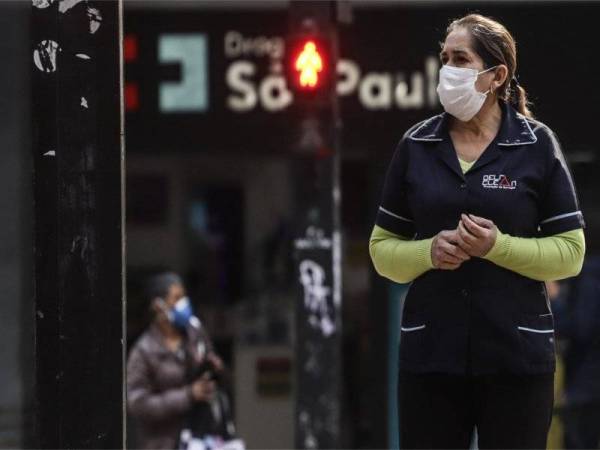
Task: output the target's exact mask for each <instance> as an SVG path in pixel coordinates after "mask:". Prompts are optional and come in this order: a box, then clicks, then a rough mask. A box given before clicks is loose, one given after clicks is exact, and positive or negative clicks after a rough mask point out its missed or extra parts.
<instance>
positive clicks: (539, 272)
mask: <svg viewBox="0 0 600 450" xmlns="http://www.w3.org/2000/svg"><path fill="white" fill-rule="evenodd" d="M459 162H460V165H461V168H462V170H463V172H467V171H468V170H469V169H470V168H471V166H472V165H473V164H474V162H471V163H468V162H466V161H462V160H460V159H459ZM432 242H433V238H429V239H420V240H410V238H408V237H404V236H400V235H397V234H394V233H391V232H390V231H388V230H385V229H383V228H381V227H379V226H377V225H375V226H374V228H373V231H372V233H371V238H370V241H369V253H370V255H371V259H372V261H373V265H374V266H375V269H376V270H377V272H378V273H379V274H380V275H382V276H384V277H386V278H389V279H391V280H392V281H395V282H397V283H409V282H411V281H412V280H414V279H415V278H417V277H418V276H419V275H421V274H423V273H425V272H426V271H428V270H431V269H433V268H434V267H433V263H432V261H431V245H432ZM584 254H585V237H584V234H583V230H582V229H581V228H579V229H576V230H571V231H567V232H564V233H559V234H556V235H554V236H548V237H542V238H522V237H517V236H511V235H509V234H505V233H502V232H501V231H500V230H498V235H497V237H496V242H495V243H494V246H493V247H492V249H491V250H490V251H489V252H488V253H487V254H486V255H485V256H484V257H483V258H484V259H487V260H489V261H491V262H493V263H494V264H496V265H498V266H500V267H504V268H505V269H509V270H512V271H514V272H517V273H519V274H521V275H523V276H526V277H529V278H533V279H535V280H540V281H549V280H559V279H562V278H568V277H572V276H575V275H577V274H578V273H579V272H580V271H581V266H582V264H583V256H584Z"/></svg>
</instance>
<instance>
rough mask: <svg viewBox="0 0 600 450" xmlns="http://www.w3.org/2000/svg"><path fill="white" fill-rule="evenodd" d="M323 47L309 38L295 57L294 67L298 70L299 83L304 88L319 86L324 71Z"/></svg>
mask: <svg viewBox="0 0 600 450" xmlns="http://www.w3.org/2000/svg"><path fill="white" fill-rule="evenodd" d="M320 52H321V49H320V48H318V47H317V44H316V43H315V41H312V40H309V41H307V42H306V43H305V44H304V47H303V48H302V51H301V52H300V54H299V55H298V57H297V58H295V64H294V68H295V70H296V72H297V77H298V84H299V86H300V87H302V88H307V89H314V88H317V87H318V86H319V82H320V81H321V76H322V75H321V73H322V72H323V58H322V57H321V53H320Z"/></svg>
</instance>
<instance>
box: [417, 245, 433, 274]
mask: <svg viewBox="0 0 600 450" xmlns="http://www.w3.org/2000/svg"><path fill="white" fill-rule="evenodd" d="M418 242H419V244H418V245H419V246H418V247H417V259H418V260H419V265H422V266H423V267H425V268H427V270H430V269H433V268H434V267H433V261H432V260H431V246H432V245H433V238H429V239H422V240H419V241H418Z"/></svg>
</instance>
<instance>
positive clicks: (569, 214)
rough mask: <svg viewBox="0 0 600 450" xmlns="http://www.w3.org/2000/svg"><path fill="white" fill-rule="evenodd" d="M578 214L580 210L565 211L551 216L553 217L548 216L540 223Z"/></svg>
mask: <svg viewBox="0 0 600 450" xmlns="http://www.w3.org/2000/svg"><path fill="white" fill-rule="evenodd" d="M578 214H581V211H575V212H570V213H565V214H559V215H558V216H553V217H549V218H547V219H544V220H542V221H541V222H540V225H541V224H543V223H548V222H553V221H555V220H559V219H565V218H567V217H571V216H576V215H578Z"/></svg>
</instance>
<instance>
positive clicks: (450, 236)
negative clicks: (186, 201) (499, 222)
mask: <svg viewBox="0 0 600 450" xmlns="http://www.w3.org/2000/svg"><path fill="white" fill-rule="evenodd" d="M497 235H498V228H497V227H496V225H495V224H494V222H492V221H491V220H489V219H485V218H483V217H478V216H475V215H473V214H468V215H467V214H461V218H460V221H459V223H458V226H457V227H456V228H455V229H454V230H442V231H440V232H439V233H438V234H437V235H436V236H435V237H434V238H433V242H432V245H431V262H432V263H433V267H435V268H436V269H444V270H454V269H457V268H458V267H460V265H461V264H462V263H463V262H464V261H467V260H469V259H471V257H473V256H475V257H483V256H485V255H487V253H488V252H489V251H490V250H491V249H492V247H493V246H494V244H495V243H496V237H497Z"/></svg>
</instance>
